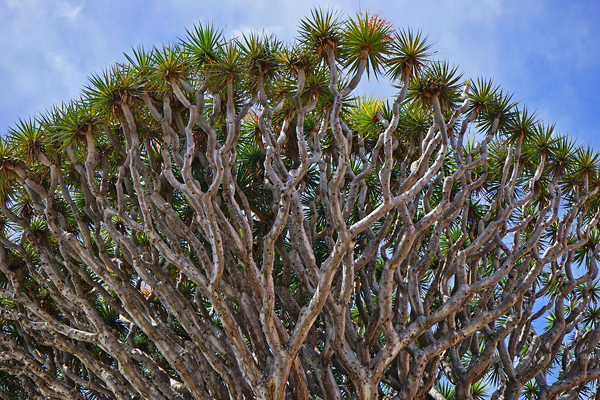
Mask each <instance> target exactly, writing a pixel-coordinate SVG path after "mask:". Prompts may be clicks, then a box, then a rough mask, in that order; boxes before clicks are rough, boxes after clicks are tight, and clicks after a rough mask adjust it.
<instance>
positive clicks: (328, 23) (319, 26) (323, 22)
mask: <svg viewBox="0 0 600 400" xmlns="http://www.w3.org/2000/svg"><path fill="white" fill-rule="evenodd" d="M310 15H311V16H310V17H309V18H305V19H303V20H302V21H300V29H299V33H300V43H301V44H302V45H304V46H306V47H308V48H311V49H313V50H314V51H315V52H316V53H317V55H318V56H319V57H323V56H325V54H326V53H327V51H328V50H330V49H331V50H333V51H334V52H335V53H337V51H338V45H339V42H340V40H341V39H342V29H341V28H342V26H343V22H342V20H341V18H340V14H339V13H337V12H335V11H333V10H323V9H321V8H318V9H312V10H311V11H310Z"/></svg>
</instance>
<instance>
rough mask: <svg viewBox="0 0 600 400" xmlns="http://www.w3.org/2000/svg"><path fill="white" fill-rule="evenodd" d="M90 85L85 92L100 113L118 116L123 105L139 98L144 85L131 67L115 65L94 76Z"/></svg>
mask: <svg viewBox="0 0 600 400" xmlns="http://www.w3.org/2000/svg"><path fill="white" fill-rule="evenodd" d="M89 80H90V84H89V85H87V86H86V87H85V88H84V89H83V92H84V94H85V95H86V96H87V99H88V101H89V102H90V104H92V105H93V106H94V107H96V108H97V109H98V110H99V111H103V112H106V113H107V115H110V116H112V117H115V116H116V113H117V110H118V109H119V106H120V104H121V103H131V102H132V101H133V100H134V99H136V98H138V97H139V96H140V94H141V92H142V90H143V85H142V82H141V80H140V78H139V77H138V75H137V74H136V73H135V70H134V68H133V67H131V66H127V65H119V64H117V65H114V66H112V67H111V68H109V69H107V70H103V71H102V72H101V73H100V74H92V76H91V77H90V78H89Z"/></svg>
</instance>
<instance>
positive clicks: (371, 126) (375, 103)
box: [348, 96, 385, 138]
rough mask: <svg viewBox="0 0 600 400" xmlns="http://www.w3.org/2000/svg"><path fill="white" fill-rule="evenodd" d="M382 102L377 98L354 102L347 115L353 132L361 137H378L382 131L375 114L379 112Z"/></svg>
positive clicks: (363, 98) (365, 98)
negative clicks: (356, 132) (358, 133)
mask: <svg viewBox="0 0 600 400" xmlns="http://www.w3.org/2000/svg"><path fill="white" fill-rule="evenodd" d="M384 103H385V102H384V101H383V100H381V99H380V98H379V97H373V96H369V97H361V98H359V99H358V100H357V101H355V102H354V104H353V105H352V108H351V110H350V113H349V115H348V122H349V123H350V127H351V129H352V130H354V131H359V132H361V133H362V136H363V137H365V138H366V137H378V136H379V134H380V133H381V132H382V131H383V126H382V125H381V123H380V122H379V119H378V116H377V114H378V113H380V112H381V110H382V108H383V105H384Z"/></svg>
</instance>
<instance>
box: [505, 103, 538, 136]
mask: <svg viewBox="0 0 600 400" xmlns="http://www.w3.org/2000/svg"><path fill="white" fill-rule="evenodd" d="M539 122H540V120H539V119H538V118H537V116H536V115H535V112H534V113H530V112H529V111H528V110H527V108H523V110H519V109H518V108H517V109H516V111H515V112H514V113H512V115H511V118H510V120H509V121H508V124H507V127H506V129H504V130H503V134H504V135H505V136H506V138H507V141H508V143H515V142H517V141H518V140H521V141H523V140H526V139H527V140H529V138H530V136H533V134H534V130H535V127H536V125H537V124H538V123H539Z"/></svg>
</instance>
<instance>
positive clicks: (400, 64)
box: [387, 28, 433, 80]
mask: <svg viewBox="0 0 600 400" xmlns="http://www.w3.org/2000/svg"><path fill="white" fill-rule="evenodd" d="M432 46H433V44H432V43H429V42H428V37H427V35H423V32H421V31H413V30H412V29H410V28H409V29H407V30H400V31H398V32H395V34H394V40H393V41H392V43H391V47H390V51H389V57H388V59H387V66H388V74H389V75H390V77H391V78H392V79H393V80H403V79H404V77H408V79H412V78H413V76H415V75H417V74H419V73H420V72H421V70H422V69H423V68H424V67H425V65H426V64H427V59H428V58H429V56H431V54H432V53H431V52H430V51H431V47H432Z"/></svg>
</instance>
